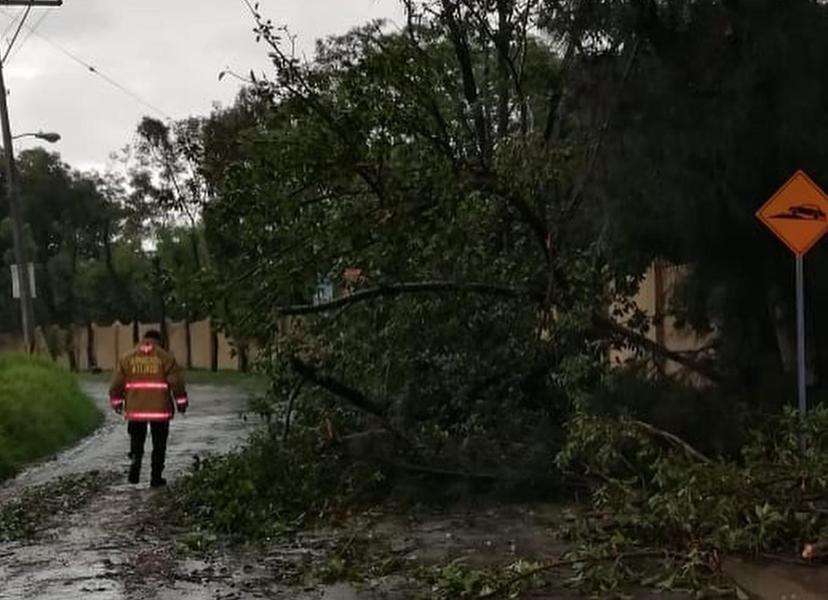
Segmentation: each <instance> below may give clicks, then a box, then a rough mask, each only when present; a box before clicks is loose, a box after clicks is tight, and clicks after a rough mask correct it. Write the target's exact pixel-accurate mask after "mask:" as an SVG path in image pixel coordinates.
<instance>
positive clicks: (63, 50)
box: [0, 10, 173, 121]
mask: <svg viewBox="0 0 828 600" xmlns="http://www.w3.org/2000/svg"><path fill="white" fill-rule="evenodd" d="M0 13H1V14H4V15H5V16H6V17H7V18H11V15H10V14H9V13H8V12H6V11H4V10H0ZM25 27H26V29H28V30H29V32H30V34H34V35H36V36H37V37H39V38H40V39H41V40H43V41H44V42H46V43H47V44H49V45H50V46H52V47H53V48H54V49H55V50H57V51H58V52H60V53H61V54H63V55H64V56H66V57H67V58H69V59H70V60H72V61H73V62H75V63H77V64H79V65H80V66H82V67H83V68H84V69H86V70H87V71H89V72H90V73H92V74H93V75H97V76H98V77H100V78H101V79H103V80H104V81H106V82H107V83H109V84H110V85H111V86H113V87H115V88H117V89H118V90H120V91H121V92H123V93H124V94H126V95H127V96H129V97H130V98H132V99H133V100H135V101H136V102H138V103H139V104H141V105H143V106H145V107H146V108H149V109H150V110H151V111H152V112H154V113H157V114H159V115H161V116H162V117H164V118H165V119H166V120H168V121H172V120H173V118H172V117H171V116H169V115H168V114H167V113H166V112H164V111H163V110H161V109H160V108H158V107H157V106H155V105H154V104H152V103H151V102H149V101H147V100H144V99H143V98H142V97H141V96H139V95H138V94H137V93H136V92H133V91H132V90H131V89H129V88H128V87H126V86H125V85H122V84H121V83H119V82H118V81H116V80H115V79H113V78H112V77H110V76H109V75H107V74H106V73H104V72H102V71H100V70H99V69H98V68H97V67H96V66H95V65H92V64H90V63H89V62H87V61H85V60H83V59H82V58H80V57H79V56H77V55H76V54H74V53H72V52H70V51H69V50H67V49H66V48H64V47H63V46H61V45H60V44H58V43H57V42H55V41H54V40H51V39H49V38H47V37H46V36H45V35H43V34H42V33H38V32H37V31H35V30H34V28H32V27H29V26H28V25H26V26H25Z"/></svg>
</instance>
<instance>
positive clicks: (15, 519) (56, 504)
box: [0, 471, 116, 541]
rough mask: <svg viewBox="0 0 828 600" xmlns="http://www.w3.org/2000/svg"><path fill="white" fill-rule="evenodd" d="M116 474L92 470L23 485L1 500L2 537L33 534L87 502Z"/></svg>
mask: <svg viewBox="0 0 828 600" xmlns="http://www.w3.org/2000/svg"><path fill="white" fill-rule="evenodd" d="M115 478H116V474H114V473H101V472H99V471H91V472H89V473H84V474H81V475H68V476H66V477H61V478H60V479H56V480H54V481H50V482H49V483H45V484H43V485H38V486H34V487H30V488H26V489H24V490H23V491H22V492H21V493H20V494H18V495H16V496H13V497H11V498H10V499H7V500H5V501H3V502H2V504H0V541H11V540H21V539H26V538H31V537H33V536H36V535H37V534H38V533H40V532H41V531H43V530H45V529H47V528H49V527H51V526H54V525H55V524H56V523H55V522H56V520H57V519H59V518H63V517H66V516H67V515H69V514H71V513H73V512H76V511H78V510H80V509H81V508H83V507H84V506H86V505H87V504H88V503H89V502H90V501H91V500H92V499H93V498H94V497H95V496H97V495H98V494H100V493H101V492H102V491H103V490H104V489H105V488H106V487H107V486H108V485H110V484H111V483H112V482H113V481H114V480H115Z"/></svg>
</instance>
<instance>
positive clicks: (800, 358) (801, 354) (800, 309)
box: [796, 254, 808, 417]
mask: <svg viewBox="0 0 828 600" xmlns="http://www.w3.org/2000/svg"><path fill="white" fill-rule="evenodd" d="M804 288H805V274H804V272H803V268H802V255H801V254H797V255H796V350H797V352H796V354H797V383H798V388H799V414H800V415H801V416H803V417H804V416H805V413H806V412H807V410H808V400H807V393H808V392H807V389H806V387H805V290H804Z"/></svg>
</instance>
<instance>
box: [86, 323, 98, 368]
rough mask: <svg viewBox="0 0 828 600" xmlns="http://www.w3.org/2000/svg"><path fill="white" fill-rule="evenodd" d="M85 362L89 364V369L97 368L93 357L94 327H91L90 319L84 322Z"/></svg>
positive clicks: (96, 362)
mask: <svg viewBox="0 0 828 600" xmlns="http://www.w3.org/2000/svg"><path fill="white" fill-rule="evenodd" d="M86 362H87V364H88V365H89V370H90V371H94V370H95V369H97V367H98V361H97V360H96V359H95V329H94V328H93V327H92V321H87V322H86Z"/></svg>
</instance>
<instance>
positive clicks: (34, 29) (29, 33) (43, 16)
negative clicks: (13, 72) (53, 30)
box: [9, 8, 54, 59]
mask: <svg viewBox="0 0 828 600" xmlns="http://www.w3.org/2000/svg"><path fill="white" fill-rule="evenodd" d="M53 10H54V8H47V9H46V10H45V11H43V13H42V14H41V15H40V18H39V19H38V20H37V22H35V24H34V25H33V26H32V27H31V28H28V29H27V30H26V35H25V36H24V37H23V39H22V40H20V44H19V45H18V46H17V48H15V49H14V52H12V54H11V56H10V57H9V58H10V59H13V58H14V57H15V56H17V54H18V53H19V52H20V50H21V49H22V48H23V46H25V45H26V42H28V41H29V38H30V37H32V34H33V33H35V32H37V30H38V28H39V27H40V26H41V25H43V21H45V20H46V17H48V16H49V15H50V14H52V11H53Z"/></svg>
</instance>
